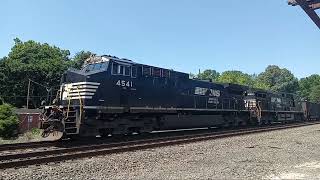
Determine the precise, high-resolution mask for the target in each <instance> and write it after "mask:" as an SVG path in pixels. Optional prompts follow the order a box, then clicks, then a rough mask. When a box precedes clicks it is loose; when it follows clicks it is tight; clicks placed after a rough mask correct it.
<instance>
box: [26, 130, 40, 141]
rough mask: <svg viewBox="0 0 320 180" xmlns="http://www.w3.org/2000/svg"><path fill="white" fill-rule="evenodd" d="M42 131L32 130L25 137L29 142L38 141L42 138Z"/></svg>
mask: <svg viewBox="0 0 320 180" xmlns="http://www.w3.org/2000/svg"><path fill="white" fill-rule="evenodd" d="M41 133H42V131H41V130H40V129H38V128H32V129H31V130H30V131H28V132H26V133H25V134H24V135H25V137H26V138H27V139H28V140H32V139H37V138H39V137H41Z"/></svg>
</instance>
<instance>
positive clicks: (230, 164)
mask: <svg viewBox="0 0 320 180" xmlns="http://www.w3.org/2000/svg"><path fill="white" fill-rule="evenodd" d="M16 178H17V179H107V178H109V179H128V178H129V179H199V178H200V179H205V178H209V179H300V178H302V179H320V125H314V126H309V127H301V128H295V129H288V130H281V131H275V132H267V133H261V134H253V135H246V136H238V137H232V138H225V139H219V140H211V141H204V142H197V143H192V144H185V145H179V146H170V147H163V148H156V149H149V150H144V151H137V152H128V153H122V154H114V155H107V156H101V157H94V158H87V159H82V160H74V161H67V162H63V163H57V164H50V165H42V166H31V167H29V168H20V169H7V170H2V172H1V173H0V179H16Z"/></svg>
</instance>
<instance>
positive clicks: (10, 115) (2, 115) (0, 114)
mask: <svg viewBox="0 0 320 180" xmlns="http://www.w3.org/2000/svg"><path fill="white" fill-rule="evenodd" d="M13 110H14V109H13V107H12V106H10V105H9V104H2V105H0V137H3V138H10V137H13V136H16V135H17V134H18V127H19V120H18V117H17V116H16V114H15V113H14V111H13Z"/></svg>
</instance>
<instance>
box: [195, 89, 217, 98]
mask: <svg viewBox="0 0 320 180" xmlns="http://www.w3.org/2000/svg"><path fill="white" fill-rule="evenodd" d="M194 94H195V95H201V96H214V97H220V96H221V92H220V90H215V89H209V88H202V87H195V90H194Z"/></svg>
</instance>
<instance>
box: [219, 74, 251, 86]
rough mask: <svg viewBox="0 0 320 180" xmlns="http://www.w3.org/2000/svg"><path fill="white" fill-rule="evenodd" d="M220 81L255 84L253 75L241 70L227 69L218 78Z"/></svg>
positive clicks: (246, 84)
mask: <svg viewBox="0 0 320 180" xmlns="http://www.w3.org/2000/svg"><path fill="white" fill-rule="evenodd" d="M218 82H220V83H233V84H240V85H244V86H249V87H253V86H254V79H253V77H252V76H251V75H249V74H246V73H243V72H241V71H225V72H223V73H222V74H221V76H220V77H219V78H218Z"/></svg>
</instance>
